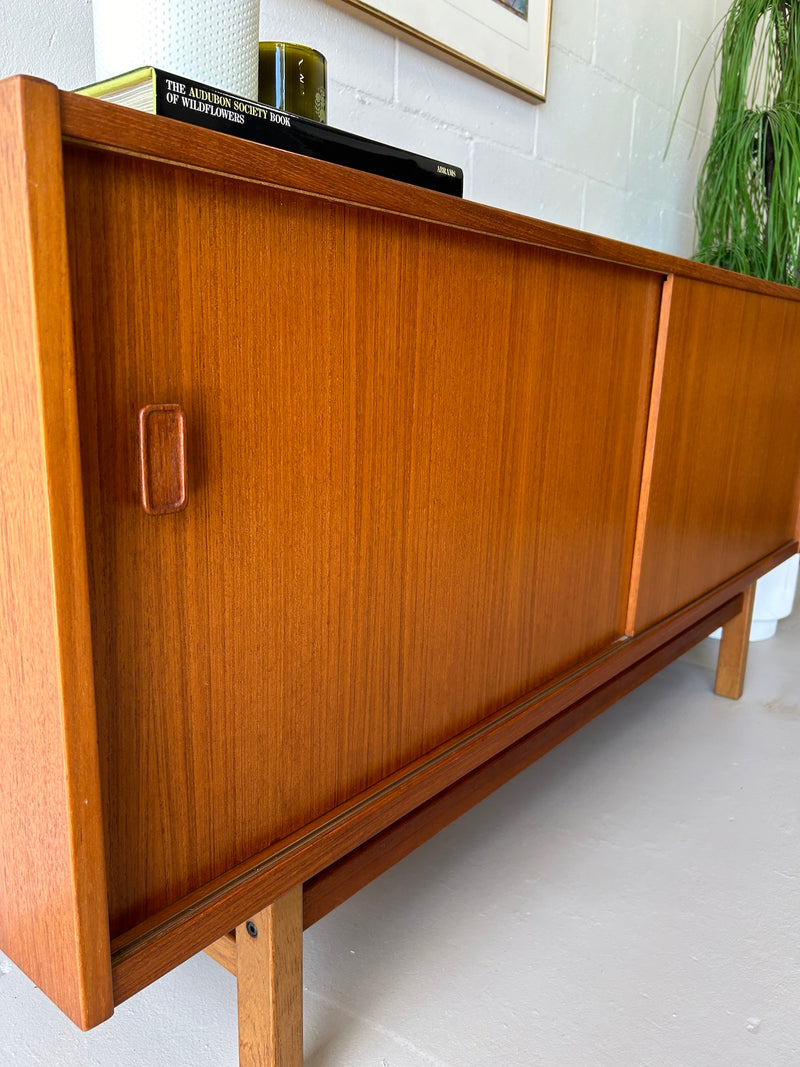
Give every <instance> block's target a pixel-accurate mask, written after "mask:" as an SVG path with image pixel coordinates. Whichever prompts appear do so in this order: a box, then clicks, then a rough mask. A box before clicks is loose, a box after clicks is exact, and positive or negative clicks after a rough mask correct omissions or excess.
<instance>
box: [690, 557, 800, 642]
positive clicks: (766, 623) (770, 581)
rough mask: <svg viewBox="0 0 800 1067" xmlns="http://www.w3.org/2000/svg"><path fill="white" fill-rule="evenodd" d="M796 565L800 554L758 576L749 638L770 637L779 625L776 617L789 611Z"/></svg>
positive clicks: (715, 632)
mask: <svg viewBox="0 0 800 1067" xmlns="http://www.w3.org/2000/svg"><path fill="white" fill-rule="evenodd" d="M799 567H800V556H792V557H791V558H790V559H787V560H786V561H785V562H784V563H781V564H780V565H779V566H778V567H776V568H775V569H774V570H771V571H770V572H769V573H768V574H765V575H764V577H763V578H759V579H758V583H757V584H756V599H755V604H754V605H753V622H752V624H751V626H750V640H751V641H765V640H766V639H767V638H768V637H772V636H773V634H774V633H775V631H776V630H777V628H778V621H779V620H780V619H785V618H786V616H787V615H791V613H792V608H793V607H794V594H795V590H796V588H797V574H798V568H799ZM711 636H712V637H714V638H717V639H719V638H720V637H721V636H722V630H721V629H720V630H715V631H714V633H713V634H711Z"/></svg>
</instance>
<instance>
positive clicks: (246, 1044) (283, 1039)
mask: <svg viewBox="0 0 800 1067" xmlns="http://www.w3.org/2000/svg"><path fill="white" fill-rule="evenodd" d="M236 978H237V982H238V998H239V1067H302V1063H303V887H302V886H297V887H296V888H295V889H291V890H290V891H289V892H288V893H286V894H285V896H282V897H280V898H279V899H278V900H276V901H275V903H274V904H270V906H269V907H268V908H264V910H263V911H260V912H258V914H257V915H254V916H253V917H252V919H250V920H249V921H248V922H246V923H242V925H241V926H237V927H236Z"/></svg>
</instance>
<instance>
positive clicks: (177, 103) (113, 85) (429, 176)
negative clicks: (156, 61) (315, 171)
mask: <svg viewBox="0 0 800 1067" xmlns="http://www.w3.org/2000/svg"><path fill="white" fill-rule="evenodd" d="M76 91H77V92H78V93H81V94H82V95H84V96H94V97H96V98H97V99H100V100H108V101H110V102H111V103H115V104H122V105H124V106H125V107H131V108H135V109H136V110H137V111H147V112H150V113H151V114H155V115H165V116H166V117H167V118H171V119H180V120H181V121H182V122H191V123H192V124H193V125H195V126H203V127H205V129H207V130H217V131H218V132H220V133H230V134H233V135H234V137H243V138H245V140H247V141H256V142H257V143H258V144H264V145H269V146H270V147H271V148H283V149H285V150H286V151H288V152H299V153H300V154H301V155H304V156H313V157H314V158H315V159H324V160H326V161H327V162H328V163H338V164H339V165H340V166H343V167H355V168H356V169H357V170H364V171H368V172H369V173H370V174H379V175H381V176H382V177H384V178H394V179H395V180H397V181H402V182H409V183H410V184H412V185H419V186H422V187H423V188H425V189H435V190H437V191H438V192H441V193H450V194H451V195H453V196H463V190H464V174H463V172H462V170H461V168H460V167H455V166H453V165H452V164H449V163H441V162H440V161H439V160H436V159H429V158H428V157H427V156H420V155H417V154H416V153H415V152H407V151H406V150H405V149H402V148H395V147H393V146H392V145H388V144H382V143H381V142H380V141H372V140H370V139H369V138H368V137H360V136H359V135H358V134H356V133H348V132H347V131H346V130H337V129H336V128H335V127H333V126H328V125H326V124H325V123H323V122H315V121H314V120H313V119H307V118H302V117H300V116H299V115H290V114H289V113H288V112H286V111H278V110H277V109H276V108H274V107H269V106H268V105H267V104H261V103H259V102H258V101H257V100H248V99H247V98H246V97H242V96H235V95H234V94H233V93H229V92H226V91H225V90H223V89H215V88H213V87H212V86H210V85H203V84H202V83H201V82H196V81H192V80H191V79H190V78H184V77H181V76H179V75H176V74H168V73H167V72H166V71H163V70H158V69H157V68H156V67H139V68H138V69H137V70H132V71H129V72H128V73H127V74H120V75H118V76H117V77H115V78H108V79H106V80H105V81H100V82H95V84H94V85H87V86H85V87H84V88H83V89H78V90H76Z"/></svg>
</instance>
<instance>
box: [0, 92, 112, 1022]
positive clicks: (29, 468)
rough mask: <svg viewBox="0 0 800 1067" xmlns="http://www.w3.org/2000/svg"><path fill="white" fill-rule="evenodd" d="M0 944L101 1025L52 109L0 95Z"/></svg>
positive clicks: (75, 482) (93, 819) (95, 836)
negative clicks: (0, 231) (0, 220)
mask: <svg viewBox="0 0 800 1067" xmlns="http://www.w3.org/2000/svg"><path fill="white" fill-rule="evenodd" d="M0 138H2V140H1V141H0V215H2V218H3V240H2V245H0V396H2V403H1V404H0V448H1V449H2V454H1V455H0V515H1V516H2V547H1V549H0V551H2V559H1V560H0V679H1V681H0V684H1V685H2V698H1V699H0V735H1V736H2V744H0V782H2V789H3V800H2V804H0V943H2V947H3V950H4V951H5V952H7V953H8V955H9V956H11V958H12V959H13V960H14V961H15V962H16V963H17V964H18V965H19V966H20V967H22V968H23V969H24V970H25V972H26V973H27V974H28V975H29V977H30V978H32V979H33V981H35V982H36V984H37V985H38V986H39V987H40V988H41V989H42V990H43V991H44V992H45V993H46V994H47V995H48V996H49V997H51V999H53V1000H54V1001H55V1002H56V1003H57V1004H58V1006H59V1007H60V1008H61V1009H62V1011H64V1012H66V1014H68V1015H69V1016H70V1017H71V1018H72V1019H73V1020H74V1021H75V1022H76V1023H77V1024H78V1025H80V1026H83V1027H85V1028H88V1027H89V1026H93V1025H94V1024H95V1023H97V1022H100V1021H101V1020H102V1019H104V1018H106V1017H107V1016H108V1015H110V1014H111V1011H112V996H111V952H110V945H109V936H108V922H107V913H106V902H105V896H106V887H105V872H104V861H103V837H102V830H101V822H100V820H101V807H100V781H99V773H98V752H97V730H96V724H95V717H94V691H93V684H92V656H91V646H90V627H89V610H88V584H87V573H86V554H85V543H84V526H83V511H82V496H81V473H80V459H79V453H78V432H77V430H78V427H77V412H76V408H75V381H74V364H73V354H72V335H71V330H72V327H71V317H70V300H69V288H68V279H67V254H66V235H65V231H64V200H63V182H62V172H61V137H60V131H59V127H58V98H57V94H56V93H55V90H54V89H52V87H50V86H47V85H45V84H44V83H37V82H33V83H25V82H16V83H4V85H3V86H2V91H0Z"/></svg>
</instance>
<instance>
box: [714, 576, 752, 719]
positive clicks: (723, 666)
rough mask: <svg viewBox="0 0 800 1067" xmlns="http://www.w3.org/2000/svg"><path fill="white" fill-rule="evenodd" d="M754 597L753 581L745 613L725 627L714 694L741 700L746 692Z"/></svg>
mask: <svg viewBox="0 0 800 1067" xmlns="http://www.w3.org/2000/svg"><path fill="white" fill-rule="evenodd" d="M755 596H756V583H755V582H753V584H752V585H751V586H750V587H749V588H748V589H747V591H746V592H745V594H744V604H743V606H742V610H741V611H740V612H739V614H738V615H734V617H733V618H732V619H731V620H730V621H729V622H726V623H725V625H724V626H723V627H722V640H721V641H720V643H719V659H718V660H717V677H716V681H715V683H714V692H715V693H717V694H718V695H719V696H721V697H730V699H731V700H738V699H739V697H740V696H741V695H742V690H743V689H744V676H745V671H746V670H747V650H748V648H749V644H750V623H751V621H752V619H753V602H754V600H755Z"/></svg>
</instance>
